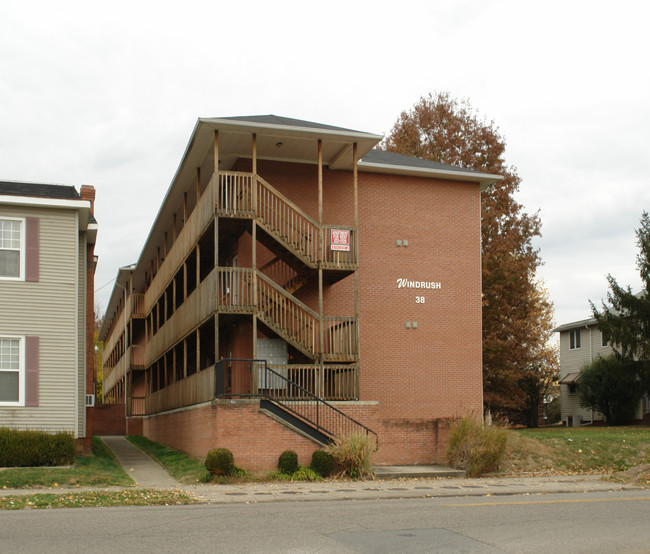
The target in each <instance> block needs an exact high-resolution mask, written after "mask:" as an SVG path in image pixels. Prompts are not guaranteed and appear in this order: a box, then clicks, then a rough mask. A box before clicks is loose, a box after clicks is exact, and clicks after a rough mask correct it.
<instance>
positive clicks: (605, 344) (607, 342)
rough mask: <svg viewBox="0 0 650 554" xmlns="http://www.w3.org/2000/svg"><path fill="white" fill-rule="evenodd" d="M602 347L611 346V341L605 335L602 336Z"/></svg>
mask: <svg viewBox="0 0 650 554" xmlns="http://www.w3.org/2000/svg"><path fill="white" fill-rule="evenodd" d="M600 345H601V346H602V347H603V348H605V347H606V346H609V339H608V338H607V337H606V336H605V335H600Z"/></svg>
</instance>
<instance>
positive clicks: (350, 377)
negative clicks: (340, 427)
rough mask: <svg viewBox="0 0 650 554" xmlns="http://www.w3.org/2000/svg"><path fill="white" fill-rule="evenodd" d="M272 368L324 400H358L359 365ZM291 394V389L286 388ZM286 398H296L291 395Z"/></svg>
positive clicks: (275, 366) (279, 366) (284, 366)
mask: <svg viewBox="0 0 650 554" xmlns="http://www.w3.org/2000/svg"><path fill="white" fill-rule="evenodd" d="M269 367H270V368H271V369H273V370H274V371H276V372H277V373H279V374H280V375H282V376H284V377H286V378H287V379H288V380H290V381H291V382H293V383H296V384H297V385H299V386H300V387H301V388H303V389H305V390H308V391H309V392H311V393H312V394H315V395H316V396H319V397H321V398H323V399H324V400H357V399H358V398H359V366H358V365H356V364H352V365H326V366H323V367H322V368H321V367H320V366H319V365H295V364H290V365H270V366H269ZM286 392H287V393H288V394H289V393H290V392H291V390H290V389H286ZM285 399H286V400H293V399H296V398H294V397H292V396H290V395H288V396H286V397H285Z"/></svg>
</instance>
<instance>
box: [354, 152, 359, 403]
mask: <svg viewBox="0 0 650 554" xmlns="http://www.w3.org/2000/svg"><path fill="white" fill-rule="evenodd" d="M357 158H358V153H357V143H356V142H355V143H354V145H353V146H352V183H353V184H352V188H353V202H354V245H353V246H354V252H355V255H356V257H357V265H356V269H355V270H354V319H355V322H356V325H355V329H356V333H355V335H356V336H355V337H354V339H353V340H355V341H356V344H355V347H356V355H357V357H358V356H359V352H360V350H361V348H360V346H361V333H360V331H359V169H358V166H357ZM357 367H359V364H358V363H357ZM358 373H359V372H358V371H357V375H358ZM358 390H359V389H358V388H357V391H358Z"/></svg>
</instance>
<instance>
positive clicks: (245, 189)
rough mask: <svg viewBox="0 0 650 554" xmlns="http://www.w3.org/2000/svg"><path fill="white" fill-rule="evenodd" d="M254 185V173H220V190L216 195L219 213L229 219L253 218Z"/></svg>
mask: <svg viewBox="0 0 650 554" xmlns="http://www.w3.org/2000/svg"><path fill="white" fill-rule="evenodd" d="M252 184H253V174H252V173H241V172H236V171H220V172H219V190H218V192H217V195H216V202H217V207H216V209H217V213H218V214H219V215H222V216H229V217H234V216H237V217H252V216H253V213H254V210H253V186H252Z"/></svg>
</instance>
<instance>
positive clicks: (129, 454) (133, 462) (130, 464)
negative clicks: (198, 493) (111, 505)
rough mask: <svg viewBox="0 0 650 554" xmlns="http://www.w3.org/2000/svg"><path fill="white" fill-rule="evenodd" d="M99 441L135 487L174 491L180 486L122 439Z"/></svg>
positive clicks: (133, 446)
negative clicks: (109, 450) (109, 451)
mask: <svg viewBox="0 0 650 554" xmlns="http://www.w3.org/2000/svg"><path fill="white" fill-rule="evenodd" d="M101 439H102V440H103V441H104V442H105V443H106V446H108V447H109V448H110V449H111V450H112V451H113V454H115V457H116V458H117V461H118V462H120V464H121V465H122V467H123V468H124V471H126V473H127V474H128V475H129V477H131V479H133V480H134V481H135V484H136V485H138V486H141V487H145V488H148V489H174V488H177V487H179V486H180V485H179V483H178V481H176V480H175V479H173V478H172V477H171V476H170V475H169V473H167V472H166V471H165V470H164V469H163V468H162V467H161V466H160V465H159V464H158V463H157V462H156V461H155V460H154V459H152V458H151V457H150V456H149V455H148V454H146V453H145V452H144V451H143V450H142V449H140V448H138V447H137V446H135V445H134V444H131V443H130V442H129V441H128V440H126V439H125V438H124V437H117V436H112V437H101Z"/></svg>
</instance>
